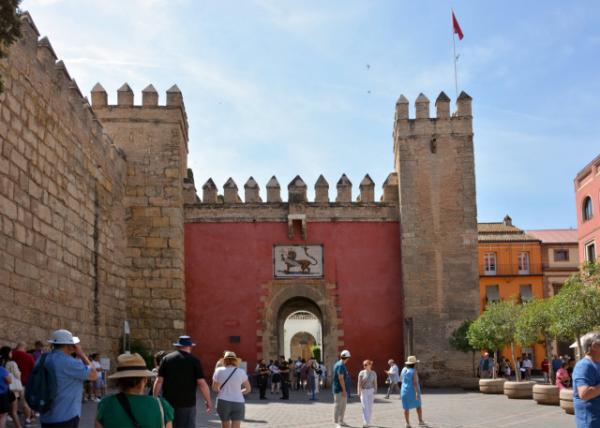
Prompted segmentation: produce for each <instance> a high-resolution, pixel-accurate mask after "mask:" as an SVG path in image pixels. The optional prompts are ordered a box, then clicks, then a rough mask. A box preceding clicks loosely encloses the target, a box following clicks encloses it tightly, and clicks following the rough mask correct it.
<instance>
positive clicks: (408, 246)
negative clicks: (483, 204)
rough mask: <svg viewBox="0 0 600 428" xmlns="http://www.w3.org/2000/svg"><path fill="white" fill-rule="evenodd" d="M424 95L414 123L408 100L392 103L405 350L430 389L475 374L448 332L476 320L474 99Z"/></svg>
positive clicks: (477, 284)
mask: <svg viewBox="0 0 600 428" xmlns="http://www.w3.org/2000/svg"><path fill="white" fill-rule="evenodd" d="M435 106H436V111H437V115H436V117H435V118H430V117H429V100H428V99H427V98H426V97H425V96H424V95H423V94H421V95H420V96H419V97H418V98H417V100H416V102H415V107H416V119H409V117H408V101H407V100H406V98H404V97H403V96H401V97H400V99H399V100H398V103H397V105H396V120H395V126H394V154H395V164H396V171H397V172H398V186H399V204H400V224H401V252H402V277H403V286H404V316H405V334H404V337H405V352H406V353H407V354H411V355H416V356H417V358H418V359H419V360H420V361H421V365H420V369H419V372H420V375H421V377H422V378H423V380H424V382H425V383H426V384H428V385H437V386H444V385H446V386H449V385H457V384H460V381H461V380H463V381H464V380H465V379H468V378H470V377H471V376H472V369H471V357H470V356H469V355H466V354H463V353H460V352H458V351H454V350H452V349H451V348H450V346H449V344H448V338H449V337H450V333H451V332H452V331H453V330H454V329H455V328H456V327H457V326H458V325H460V324H461V323H462V322H463V321H464V320H465V319H475V318H476V317H477V316H478V315H479V291H478V290H479V277H478V270H477V211H476V200H475V165H474V157H473V128H472V116H471V97H469V96H468V95H467V94H465V93H464V92H463V93H461V95H460V96H459V98H458V100H457V111H456V113H455V114H453V115H452V116H451V115H450V99H449V98H448V97H447V96H446V94H444V93H443V92H442V93H441V94H440V96H439V97H438V98H437V100H436V103H435Z"/></svg>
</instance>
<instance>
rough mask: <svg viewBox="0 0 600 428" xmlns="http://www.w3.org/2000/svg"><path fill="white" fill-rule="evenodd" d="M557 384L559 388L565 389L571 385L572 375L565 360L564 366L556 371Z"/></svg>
mask: <svg viewBox="0 0 600 428" xmlns="http://www.w3.org/2000/svg"><path fill="white" fill-rule="evenodd" d="M555 384H556V386H557V387H558V389H564V388H568V387H570V386H571V376H570V375H569V372H568V371H567V363H565V362H563V363H562V366H560V368H559V369H558V370H557V371H556V382H555Z"/></svg>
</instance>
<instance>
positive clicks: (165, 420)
mask: <svg viewBox="0 0 600 428" xmlns="http://www.w3.org/2000/svg"><path fill="white" fill-rule="evenodd" d="M152 376H153V374H152V372H151V371H150V370H148V368H147V367H146V362H145V361H144V359H143V358H142V357H141V355H139V354H121V355H119V357H118V358H117V372H116V373H115V374H113V375H111V376H109V377H108V378H109V379H111V380H115V381H116V384H117V387H118V388H119V393H117V394H113V395H109V396H106V397H104V398H103V399H102V400H101V401H100V403H99V404H98V412H97V414H96V428H138V427H144V428H163V427H164V428H172V427H173V416H174V411H173V407H171V405H170V404H169V403H168V402H167V401H166V400H165V399H164V398H158V397H152V396H149V395H147V394H145V388H146V384H147V382H148V379H149V378H151V377H152Z"/></svg>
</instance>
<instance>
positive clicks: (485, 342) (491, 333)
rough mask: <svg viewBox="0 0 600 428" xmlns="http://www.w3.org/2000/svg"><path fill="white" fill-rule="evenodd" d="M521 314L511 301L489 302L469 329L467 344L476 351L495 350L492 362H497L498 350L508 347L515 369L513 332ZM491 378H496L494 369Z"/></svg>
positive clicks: (518, 374) (516, 371) (519, 306)
mask: <svg viewBox="0 0 600 428" xmlns="http://www.w3.org/2000/svg"><path fill="white" fill-rule="evenodd" d="M520 312H521V305H516V304H515V303H514V302H513V301H508V300H502V301H500V302H491V303H489V304H488V305H487V307H486V308H485V311H484V312H483V313H482V314H481V315H480V316H479V318H477V319H476V320H475V321H474V322H473V324H471V326H470V327H469V331H468V333H467V337H468V338H469V343H470V344H471V345H472V346H473V347H475V348H478V349H488V350H496V351H495V352H494V360H495V361H496V362H497V361H498V351H497V350H498V349H500V348H502V347H503V346H505V345H510V350H511V357H512V360H513V365H514V367H516V358H515V332H516V322H517V319H518V318H519V313H520ZM515 374H516V376H517V380H521V375H520V373H519V371H518V370H515ZM493 377H496V368H495V367H494V371H493Z"/></svg>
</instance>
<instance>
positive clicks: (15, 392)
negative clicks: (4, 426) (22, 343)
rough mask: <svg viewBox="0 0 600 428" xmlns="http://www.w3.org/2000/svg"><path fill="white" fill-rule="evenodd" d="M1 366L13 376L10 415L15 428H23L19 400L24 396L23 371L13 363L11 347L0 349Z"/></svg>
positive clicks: (10, 390)
mask: <svg viewBox="0 0 600 428" xmlns="http://www.w3.org/2000/svg"><path fill="white" fill-rule="evenodd" d="M0 366H2V367H4V368H5V369H6V370H7V371H8V373H10V376H11V383H10V385H9V388H8V389H9V393H8V401H9V402H10V408H9V411H8V414H9V416H10V417H11V418H12V420H13V423H14V425H15V427H16V428H21V420H20V419H19V412H18V405H19V398H20V397H21V396H22V394H23V384H22V383H21V371H20V370H19V366H17V363H15V362H14V361H13V358H12V352H11V349H10V346H3V347H2V348H0Z"/></svg>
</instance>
